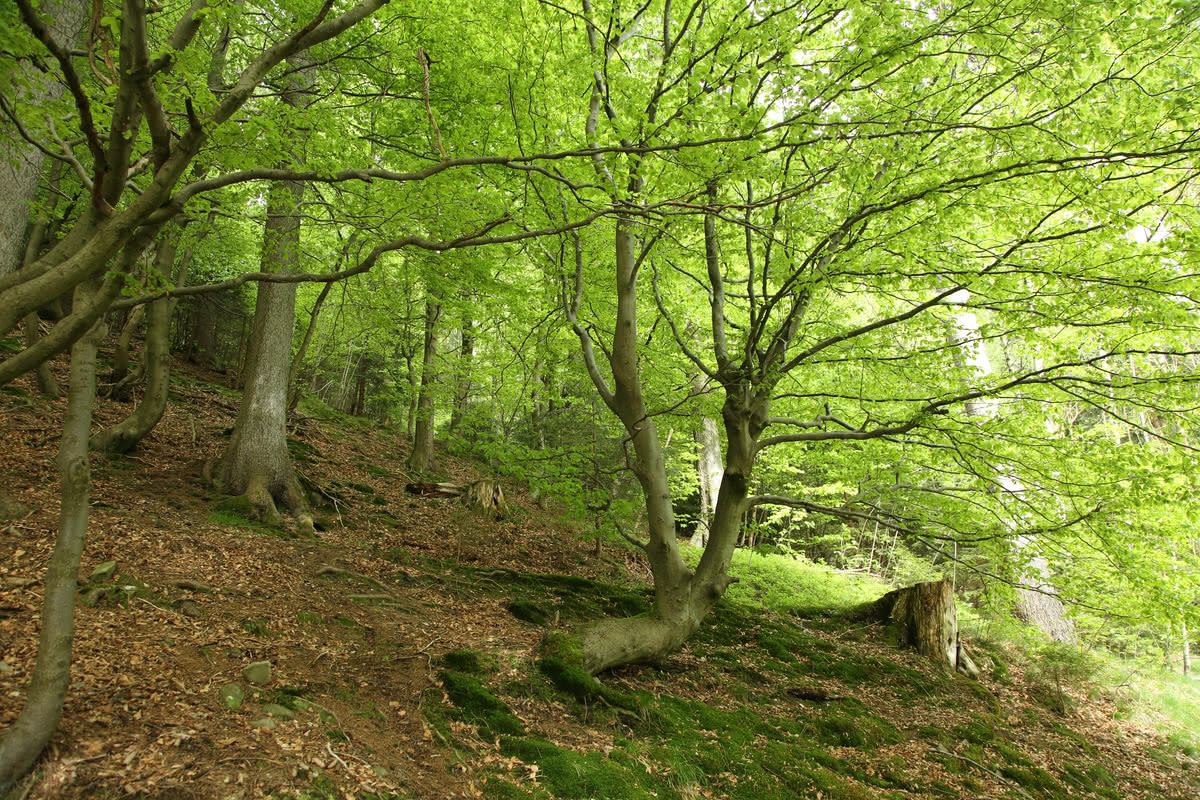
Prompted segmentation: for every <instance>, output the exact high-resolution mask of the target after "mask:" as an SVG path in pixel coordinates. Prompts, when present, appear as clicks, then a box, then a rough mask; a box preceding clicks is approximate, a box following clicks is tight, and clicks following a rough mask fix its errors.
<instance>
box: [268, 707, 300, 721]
mask: <svg viewBox="0 0 1200 800" xmlns="http://www.w3.org/2000/svg"><path fill="white" fill-rule="evenodd" d="M262 710H263V711H264V712H266V714H267V716H269V717H278V718H279V719H295V718H296V712H295V711H292V710H291V709H290V708H288V707H287V706H281V705H279V704H278V703H263V707H262Z"/></svg>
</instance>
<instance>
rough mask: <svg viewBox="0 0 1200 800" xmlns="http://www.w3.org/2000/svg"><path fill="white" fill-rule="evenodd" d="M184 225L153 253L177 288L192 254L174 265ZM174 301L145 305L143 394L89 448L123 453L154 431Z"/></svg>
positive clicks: (166, 379)
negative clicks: (132, 407) (144, 385)
mask: <svg viewBox="0 0 1200 800" xmlns="http://www.w3.org/2000/svg"><path fill="white" fill-rule="evenodd" d="M215 216H216V212H210V213H209V215H208V221H207V222H206V223H205V225H206V228H205V231H204V232H202V233H201V235H204V233H206V232H207V226H209V225H211V224H212V221H213V219H214V218H215ZM186 225H187V221H186V220H184V221H182V222H181V223H180V224H179V226H178V229H177V230H176V231H173V232H172V235H171V236H168V237H165V238H163V240H162V241H161V243H160V244H159V247H158V252H157V253H156V254H155V269H156V270H157V271H158V272H159V274H160V275H164V276H165V275H167V274H168V273H171V283H172V285H174V286H177V287H178V286H185V285H186V284H187V270H188V265H189V264H190V263H191V260H192V254H193V252H194V248H193V247H189V248H188V249H187V250H186V251H185V252H184V254H183V257H182V258H180V259H179V260H178V263H176V259H175V254H176V251H177V250H178V246H179V237H180V236H181V235H182V232H183V229H184V228H185V227H186ZM177 302H178V301H176V300H173V299H169V298H162V299H159V300H155V301H154V302H153V303H150V304H149V309H148V310H147V311H146V319H147V321H146V347H145V353H144V354H143V358H142V364H143V368H144V369H145V372H146V391H145V392H144V393H143V394H142V399H141V402H139V403H138V404H137V407H135V408H134V409H133V411H132V412H130V414H129V416H127V417H126V418H125V419H123V420H121V421H120V422H118V423H117V424H116V425H113V426H112V427H110V428H106V429H105V430H103V431H100V432H99V433H97V434H96V435H95V436H93V437H92V441H91V447H92V449H94V450H103V451H108V452H112V453H127V452H129V451H130V450H132V449H133V448H134V447H136V446H137V445H138V443H139V442H141V440H142V439H143V438H145V436H146V434H148V433H150V431H152V430H154V427H155V426H156V425H158V422H159V420H161V419H162V415H163V412H165V411H166V408H167V395H168V391H169V388H170V379H171V342H170V333H171V315H172V314H173V313H174V312H175V306H176V303H177ZM139 307H140V308H143V307H144V306H139Z"/></svg>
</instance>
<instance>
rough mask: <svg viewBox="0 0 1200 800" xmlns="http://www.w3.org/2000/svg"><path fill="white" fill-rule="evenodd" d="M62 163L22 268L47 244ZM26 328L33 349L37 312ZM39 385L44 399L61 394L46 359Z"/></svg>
mask: <svg viewBox="0 0 1200 800" xmlns="http://www.w3.org/2000/svg"><path fill="white" fill-rule="evenodd" d="M62 169H63V167H62V162H61V161H55V162H54V163H53V164H52V165H51V166H50V171H49V173H48V175H47V179H46V183H47V188H48V193H49V195H50V196H49V197H47V199H46V201H47V206H46V208H45V209H44V210H43V212H42V214H41V215H40V216H39V217H38V218H37V221H36V222H34V223H33V225H32V226H30V230H29V238H28V241H27V242H26V244H25V258H24V259H23V260H22V266H23V267H28V266H30V265H31V264H33V262H35V261H37V257H38V254H39V253H40V252H41V250H42V245H43V244H44V243H45V239H46V233H47V226H48V224H49V218H50V215H51V214H52V213H53V211H54V208H55V207H56V206H57V205H58V201H57V195H56V192H57V191H58V186H59V182H60V179H61V177H62ZM59 318H60V319H61V315H60V316H59ZM23 324H24V327H25V347H26V349H28V348H30V347H33V346H34V345H36V344H37V343H38V339H40V338H41V328H40V325H41V320H40V319H39V317H38V313H37V312H36V311H30V312H29V313H28V314H26V315H25V319H24V321H23ZM36 375H37V385H38V391H39V392H41V393H42V395H43V396H44V397H49V398H56V397H58V396H59V394H60V392H59V389H58V382H57V381H55V380H54V375H53V374H52V373H51V372H50V360H49V359H46V360H44V361H42V363H40V364H38V366H37V373H36Z"/></svg>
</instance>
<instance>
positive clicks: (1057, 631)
mask: <svg viewBox="0 0 1200 800" xmlns="http://www.w3.org/2000/svg"><path fill="white" fill-rule="evenodd" d="M1024 538H1025V537H1019V539H1021V540H1023V539H1024ZM1024 544H1025V542H1023V541H1018V543H1017V547H1018V549H1020V548H1021V547H1022V546H1024ZM1049 576H1050V567H1049V565H1048V564H1047V563H1046V559H1045V558H1044V557H1043V556H1041V555H1038V556H1035V557H1034V558H1033V560H1031V561H1030V562H1029V569H1028V570H1027V571H1026V574H1025V575H1024V576H1022V577H1021V586H1020V588H1018V589H1017V605H1016V609H1015V611H1016V615H1017V616H1018V617H1019V618H1020V619H1023V620H1024V621H1026V622H1028V623H1029V624H1030V625H1032V626H1034V627H1035V628H1037V629H1038V630H1040V631H1041V632H1042V633H1044V634H1046V635H1047V636H1049V637H1050V638H1051V639H1053V640H1054V641H1056V642H1063V643H1065V644H1074V643H1075V625H1074V624H1073V623H1072V622H1071V620H1070V619H1069V618H1068V617H1067V609H1066V607H1065V606H1064V605H1063V602H1062V600H1060V599H1059V598H1058V591H1057V590H1056V589H1055V588H1054V585H1053V584H1051V583H1050V581H1049Z"/></svg>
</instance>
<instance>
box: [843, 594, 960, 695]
mask: <svg viewBox="0 0 1200 800" xmlns="http://www.w3.org/2000/svg"><path fill="white" fill-rule="evenodd" d="M862 616H863V618H864V619H872V620H877V621H879V622H882V623H884V624H885V625H886V626H887V631H888V635H889V638H893V639H894V640H895V641H896V643H897V644H898V645H899V646H900V647H913V648H915V649H916V650H917V652H919V653H922V654H924V655H927V656H929V657H930V658H933V659H935V660H937V661H939V662H941V663H944V664H949V665H950V666H951V667H953V668H954V669H956V670H958V671H959V672H961V673H963V674H964V675H966V676H967V677H970V678H978V677H979V668H978V667H976V666H975V663H974V662H973V661H972V660H971V657H970V655H968V654H967V650H966V646H965V645H964V644H963V642H962V640H961V639H960V638H959V635H958V615H957V614H956V613H955V609H954V590H953V587H952V586H951V585H950V581H949V580H948V579H944V580H940V581H931V582H929V583H918V584H915V585H913V586H908V587H905V588H903V589H894V590H892V591H890V592H888V593H887V594H885V595H884V596H883V597H881V598H879V599H878V600H876V601H875V602H874V603H871V604H870V605H869V606H867V607H866V608H865V609H864V610H863V613H862Z"/></svg>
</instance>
